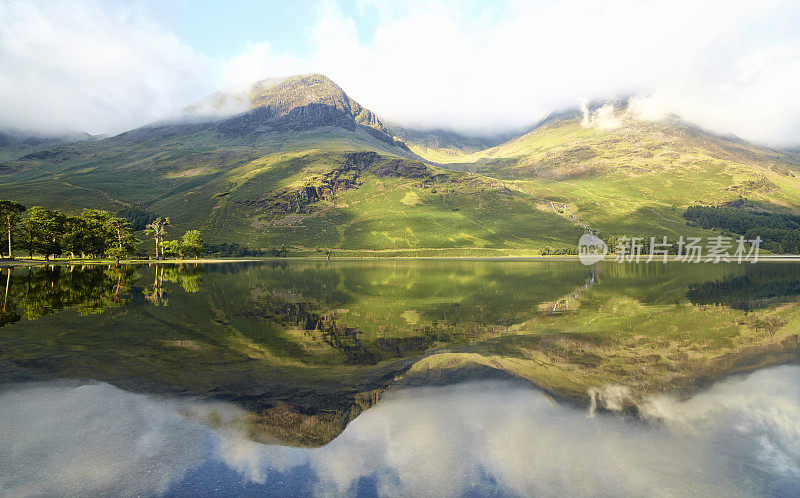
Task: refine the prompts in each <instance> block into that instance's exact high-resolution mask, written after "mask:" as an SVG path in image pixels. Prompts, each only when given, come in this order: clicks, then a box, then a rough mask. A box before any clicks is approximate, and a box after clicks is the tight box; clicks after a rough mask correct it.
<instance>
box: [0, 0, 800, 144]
mask: <svg viewBox="0 0 800 498" xmlns="http://www.w3.org/2000/svg"><path fill="white" fill-rule="evenodd" d="M358 6H359V9H360V11H361V12H362V13H369V14H370V15H368V16H366V17H365V19H373V18H375V19H377V22H376V23H374V25H373V24H370V23H371V21H369V22H368V21H364V20H363V19H358V20H355V19H353V18H351V17H349V16H348V15H347V14H345V13H344V12H343V11H342V9H340V8H339V7H338V5H337V4H336V2H334V1H333V0H320V2H319V4H318V6H317V8H313V9H309V10H310V11H312V12H314V13H316V16H317V17H316V19H314V20H312V21H311V22H310V24H309V25H308V27H307V29H306V30H304V31H302V30H301V32H299V33H298V37H305V38H306V40H307V41H308V45H309V46H310V49H307V50H306V52H304V55H299V54H298V53H297V52H293V51H279V50H276V49H275V48H274V45H273V44H271V43H270V39H269V35H268V34H265V36H264V39H262V40H253V42H252V43H250V44H249V45H248V46H247V48H246V49H245V50H244V51H242V53H240V54H236V55H232V56H231V57H230V58H228V59H227V60H218V61H210V60H209V59H207V58H206V57H205V56H203V55H202V54H198V53H197V52H196V51H195V50H193V49H192V48H191V47H190V46H188V45H186V44H185V43H183V42H182V41H181V40H180V39H179V38H178V37H176V36H175V35H174V34H172V33H171V32H169V31H168V30H167V29H166V28H164V27H162V26H159V25H158V24H157V23H154V22H153V21H152V19H153V18H155V17H156V13H154V12H153V11H152V10H148V9H146V8H141V9H134V8H129V7H126V6H125V5H124V4H116V3H104V4H99V3H94V2H93V1H92V0H80V1H78V2H70V3H68V4H65V3H51V2H47V3H45V2H38V1H34V2H20V1H16V0H0V67H2V71H0V127H2V126H9V125H14V126H17V127H38V128H43V127H44V128H48V127H49V128H53V129H55V128H70V129H77V130H88V131H96V132H109V131H119V130H122V129H125V128H128V127H132V126H136V125H140V124H143V123H146V122H148V121H152V120H155V119H157V118H159V117H162V116H164V115H166V114H167V113H169V112H170V111H173V110H175V109H178V108H180V107H183V106H184V105H186V104H188V103H189V102H191V101H194V100H195V99H196V98H198V97H200V96H202V95H203V94H205V93H210V92H211V91H212V90H214V89H216V87H217V86H222V87H225V88H232V87H241V86H242V85H244V84H247V83H251V82H252V81H254V80H258V79H261V78H268V77H276V76H286V75H290V74H297V73H308V72H319V73H323V74H326V75H328V76H330V77H331V78H332V79H334V80H335V81H336V82H337V83H339V84H340V85H341V86H342V87H343V88H344V89H345V91H347V92H348V93H349V94H350V95H351V96H352V97H353V98H355V99H356V100H358V101H359V102H360V103H361V104H362V105H365V106H366V107H368V108H370V109H372V110H373V111H375V112H377V113H378V114H379V115H380V116H381V117H383V118H385V119H387V120H390V121H397V122H403V123H407V124H409V125H415V126H422V127H444V128H452V129H456V130H460V131H471V132H487V133H488V132H493V131H499V130H504V129H516V128H519V127H521V126H525V125H529V124H531V123H533V122H535V121H537V120H538V119H539V118H541V117H542V116H543V115H545V114H546V113H548V112H550V111H553V110H556V109H559V108H563V107H567V106H570V107H571V106H576V105H578V103H579V102H580V101H582V100H585V99H588V100H593V99H598V98H601V99H602V98H607V97H612V96H616V95H620V94H629V93H632V92H633V93H637V94H640V95H647V96H648V98H647V100H648V103H647V106H646V107H647V108H648V109H649V110H651V111H653V110H655V109H658V110H659V112H660V113H661V114H664V113H676V114H678V115H680V116H682V117H684V118H685V119H687V120H690V121H692V122H695V123H697V124H699V125H701V126H704V127H707V128H710V129H712V130H714V131H718V132H722V133H735V134H738V135H740V136H742V137H744V138H747V139H750V140H755V141H759V142H763V143H768V144H794V143H800V92H797V91H796V89H797V88H800V31H798V30H797V29H796V26H797V25H798V24H800V5H797V3H796V2H791V1H789V0H765V1H758V2H754V1H749V0H738V1H723V0H712V1H708V2H693V1H688V0H678V1H674V0H648V1H640V2H634V1H631V0H610V1H607V2H594V1H590V0H575V1H555V0H542V1H537V2H526V1H521V0H520V1H517V0H509V1H507V2H505V3H504V4H498V3H495V2H492V3H488V4H482V3H480V2H457V1H452V0H438V1H432V2H427V1H426V2H422V1H410V2H406V1H403V2H400V1H397V2H373V1H370V0H361V1H360V2H358ZM276 22H280V21H276ZM358 23H362V24H358ZM265 33H269V28H268V26H265ZM359 34H360V35H361V36H359ZM301 45H305V44H301Z"/></svg>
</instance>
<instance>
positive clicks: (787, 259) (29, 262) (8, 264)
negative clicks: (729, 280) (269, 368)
mask: <svg viewBox="0 0 800 498" xmlns="http://www.w3.org/2000/svg"><path fill="white" fill-rule="evenodd" d="M392 260H411V261H413V260H422V261H424V260H431V261H448V260H450V261H574V262H578V261H580V259H579V257H578V256H577V255H572V254H568V255H548V256H541V255H538V256H536V255H531V256H378V255H372V256H356V255H351V256H346V255H345V256H338V257H331V258H330V259H328V258H326V257H324V256H287V257H278V256H265V257H256V258H198V259H165V260H154V259H123V260H120V261H119V263H117V262H116V261H115V260H113V259H50V260H47V261H45V260H43V259H28V258H15V259H0V268H14V267H39V266H55V265H116V264H120V265H163V264H181V265H183V264H223V263H259V262H267V261H320V262H333V261H392ZM598 262H606V263H616V259H615V257H614V256H606V257H605V258H603V259H602V260H600V261H598ZM680 262H681V261H680V260H679V259H678V257H677V256H669V257H668V258H667V261H666V263H680ZM797 262H800V254H771V255H764V256H759V258H758V261H756V262H755V263H797ZM664 263H665V261H663V260H662V259H661V258H658V259H655V260H653V261H651V262H650V263H648V262H647V258H646V257H642V258H641V259H640V260H639V261H631V262H625V264H664ZM755 263H753V262H750V261H742V262H741V263H737V262H736V261H720V262H718V263H714V262H712V261H705V260H702V261H700V263H699V264H743V265H746V264H755ZM618 264H623V263H618ZM685 264H698V263H688V262H687V263H685ZM587 266H591V265H587Z"/></svg>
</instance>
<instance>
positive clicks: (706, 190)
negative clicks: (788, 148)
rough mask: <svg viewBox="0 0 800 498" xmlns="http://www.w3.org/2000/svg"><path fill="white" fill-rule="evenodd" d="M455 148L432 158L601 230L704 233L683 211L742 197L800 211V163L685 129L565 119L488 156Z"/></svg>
mask: <svg viewBox="0 0 800 498" xmlns="http://www.w3.org/2000/svg"><path fill="white" fill-rule="evenodd" d="M420 152H423V153H424V151H420ZM447 152H448V153H447V154H433V155H428V156H425V157H426V159H428V160H431V161H434V162H441V163H449V164H448V165H447V166H449V167H453V168H457V169H466V170H470V171H476V172H478V173H481V174H484V175H488V176H492V177H495V178H498V179H503V180H505V181H509V182H513V183H514V184H515V185H516V186H517V187H519V188H520V189H521V190H522V191H524V192H526V193H528V194H531V195H532V196H535V197H538V198H540V199H542V201H543V202H544V203H545V204H547V205H549V202H548V201H554V202H555V203H563V204H565V205H566V207H567V211H568V212H569V213H570V214H574V215H575V216H576V217H577V219H578V220H579V221H580V222H582V223H585V224H587V225H589V226H591V227H592V228H594V229H595V230H598V231H599V232H600V233H601V234H602V233H605V234H611V233H615V234H629V235H636V234H661V233H664V234H667V235H676V234H701V233H702V231H700V230H696V229H692V228H689V227H687V226H686V223H685V220H683V219H682V218H681V214H682V212H683V210H684V209H685V208H686V207H687V206H688V205H691V204H694V203H706V204H718V203H723V202H726V201H729V200H732V199H736V198H738V197H739V196H740V195H742V196H745V197H747V198H748V199H750V200H753V201H757V202H761V203H763V204H764V205H765V206H768V207H770V208H771V209H785V210H790V211H795V212H796V211H798V209H800V178H798V173H797V164H798V162H797V160H796V158H793V157H791V156H789V155H786V154H783V153H779V152H775V151H771V150H769V149H764V148H760V147H757V146H752V145H749V144H744V143H741V142H738V141H735V140H729V139H724V138H720V137H715V136H712V135H709V134H706V133H704V132H702V131H700V130H697V129H693V128H690V127H687V126H684V125H679V124H654V123H644V122H640V121H633V120H628V121H624V122H623V125H622V126H621V127H619V128H616V129H600V128H597V127H584V126H582V125H581V123H580V122H579V121H578V120H577V119H574V118H573V119H564V120H558V121H555V122H552V123H549V124H548V125H545V126H543V127H541V128H539V129H537V130H535V131H533V132H531V133H529V134H526V135H524V136H522V137H519V138H517V139H514V140H511V141H509V142H506V143H504V144H502V145H499V146H497V147H493V148H489V149H486V150H483V151H480V152H475V153H471V154H461V155H460V156H458V157H452V154H450V153H449V151H447Z"/></svg>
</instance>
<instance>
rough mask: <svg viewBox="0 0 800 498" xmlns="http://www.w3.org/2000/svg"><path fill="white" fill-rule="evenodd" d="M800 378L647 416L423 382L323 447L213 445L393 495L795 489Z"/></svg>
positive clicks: (665, 407)
mask: <svg viewBox="0 0 800 498" xmlns="http://www.w3.org/2000/svg"><path fill="white" fill-rule="evenodd" d="M799 386H800V367H797V366H785V367H779V368H773V369H769V370H764V371H760V372H757V373H755V374H751V375H748V376H742V377H738V378H732V379H729V380H726V381H723V382H720V383H718V384H716V385H715V386H713V387H712V388H710V389H709V390H708V391H705V392H700V393H697V394H696V395H694V396H691V397H689V398H686V399H679V398H676V397H675V396H672V395H658V396H655V397H654V398H652V399H651V400H649V401H648V402H647V404H646V405H645V406H644V407H643V410H644V412H645V419H644V420H640V419H638V418H626V417H624V416H621V415H611V414H608V413H601V414H597V415H595V416H590V413H588V412H587V411H584V410H579V409H576V408H574V407H571V406H565V405H563V404H560V403H557V402H555V401H553V400H552V399H550V398H549V397H547V396H546V395H545V394H543V393H541V392H539V391H537V390H534V389H531V388H530V387H527V386H525V385H522V384H521V383H519V382H516V383H509V382H496V381H488V382H479V383H468V384H462V385H455V386H448V387H444V388H442V387H431V388H414V389H408V390H401V391H395V392H390V393H388V394H387V395H386V396H385V398H384V399H382V400H381V402H380V403H379V404H378V405H377V406H375V407H373V408H371V409H370V410H368V411H366V412H365V413H363V414H362V415H361V416H359V417H358V418H357V419H356V420H354V421H353V422H352V423H351V424H350V425H349V426H348V428H347V430H346V431H345V432H344V433H343V434H342V435H341V436H340V437H339V438H337V439H336V440H334V441H333V442H332V443H330V444H328V445H326V446H325V447H322V448H318V449H314V450H304V449H298V448H288V449H287V448H281V447H277V446H264V445H252V443H248V442H242V443H236V442H235V441H236V440H237V439H236V438H237V437H240V436H237V435H232V434H227V435H222V438H223V443H221V444H220V445H219V446H218V452H217V457H218V458H220V459H221V460H222V461H224V462H226V463H227V464H228V465H230V466H231V468H234V469H238V471H239V472H240V473H241V474H242V475H245V476H254V477H253V479H254V480H255V481H256V482H259V483H266V484H267V485H269V480H268V479H266V477H265V476H266V473H267V471H268V470H274V469H275V468H276V465H275V464H273V462H275V463H276V464H277V466H278V467H279V468H280V472H281V473H282V475H284V476H288V475H291V474H292V473H294V472H299V471H300V469H304V468H310V469H311V473H312V475H313V476H314V479H313V480H312V481H313V482H315V486H316V488H315V492H316V494H319V495H335V496H336V495H344V494H353V493H354V489H356V488H357V487H358V486H359V484H360V483H363V482H372V483H374V486H375V487H376V490H377V492H378V494H380V495H389V496H394V495H412V496H423V495H425V496H430V495H435V496H459V495H464V494H468V493H470V492H472V493H475V494H483V491H485V492H486V494H512V495H525V496H527V495H536V496H564V495H569V496H619V495H626V496H692V495H698V494H699V495H726V496H740V495H750V494H754V495H758V494H767V493H774V494H776V495H786V496H790V495H793V494H796V493H797V492H798V491H800V468H798V464H797V462H798V461H800V427H798V425H797V420H798V417H800V401H798V400H800V387H799ZM230 437H234V439H233V440H228V441H225V439H226V438H230ZM240 445H241V447H240ZM242 447H246V448H247V449H248V450H247V451H243V450H242ZM248 459H249V461H248ZM275 479H276V480H281V477H280V475H276V476H275ZM487 483H488V484H487ZM482 486H489V488H483V487H482ZM482 490H483V491H482Z"/></svg>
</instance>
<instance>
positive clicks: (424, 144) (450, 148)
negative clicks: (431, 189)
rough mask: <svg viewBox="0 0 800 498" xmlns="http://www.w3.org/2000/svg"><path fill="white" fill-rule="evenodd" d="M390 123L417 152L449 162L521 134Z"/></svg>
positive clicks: (430, 158) (396, 132) (393, 129)
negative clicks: (415, 126) (489, 133)
mask: <svg viewBox="0 0 800 498" xmlns="http://www.w3.org/2000/svg"><path fill="white" fill-rule="evenodd" d="M387 126H388V128H389V131H390V132H391V133H392V134H393V135H394V136H395V137H397V138H399V139H400V140H402V141H403V143H405V144H406V145H407V146H408V148H409V149H411V150H412V151H413V152H414V153H416V154H417V155H419V156H422V157H425V158H426V159H429V160H431V161H436V162H449V159H452V158H457V157H461V156H462V155H464V154H471V153H474V152H478V151H480V150H484V149H488V148H490V147H494V146H496V145H500V144H502V143H503V142H506V141H508V140H510V139H512V138H514V137H515V136H516V135H519V133H514V132H510V133H502V134H495V135H491V136H483V135H465V134H462V133H458V132H455V131H452V130H445V129H441V128H434V129H416V128H410V127H405V126H402V125H400V124H397V123H387Z"/></svg>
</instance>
